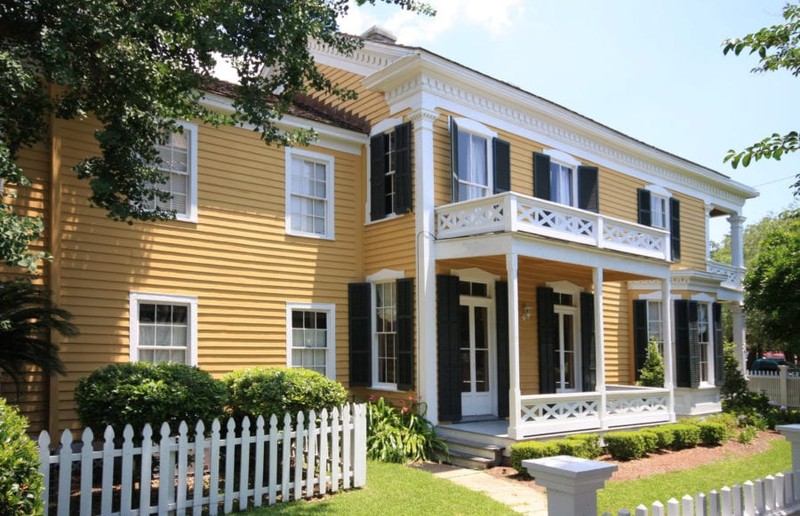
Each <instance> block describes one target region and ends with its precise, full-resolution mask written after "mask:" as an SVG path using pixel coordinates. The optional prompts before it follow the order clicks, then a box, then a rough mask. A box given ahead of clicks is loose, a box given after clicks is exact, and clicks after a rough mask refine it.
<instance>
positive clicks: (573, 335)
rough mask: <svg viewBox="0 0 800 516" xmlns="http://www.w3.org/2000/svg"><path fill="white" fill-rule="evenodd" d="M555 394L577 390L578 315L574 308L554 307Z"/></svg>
mask: <svg viewBox="0 0 800 516" xmlns="http://www.w3.org/2000/svg"><path fill="white" fill-rule="evenodd" d="M553 317H554V319H555V328H556V374H555V377H556V392H574V391H576V390H577V388H578V385H577V384H578V346H577V345H576V343H577V335H578V313H577V310H576V309H575V307H572V306H563V305H556V306H555V313H554V314H553Z"/></svg>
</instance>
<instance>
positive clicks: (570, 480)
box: [522, 425, 800, 516]
mask: <svg viewBox="0 0 800 516" xmlns="http://www.w3.org/2000/svg"><path fill="white" fill-rule="evenodd" d="M777 430H778V431H780V432H781V433H782V434H783V435H784V437H786V439H787V440H789V441H790V442H791V443H792V469H793V471H787V472H785V473H778V474H776V475H774V476H773V475H769V476H767V477H766V478H765V479H764V480H761V479H758V480H756V481H755V482H751V481H747V482H744V483H743V484H737V485H734V486H733V487H732V488H730V487H723V488H722V489H720V490H719V491H717V490H712V491H711V492H709V493H708V494H703V493H699V494H697V495H696V496H694V497H692V496H690V495H686V496H684V497H683V498H681V499H680V500H677V499H675V498H672V499H670V500H669V501H667V504H666V505H664V504H663V503H661V502H655V503H653V504H652V505H651V506H650V507H649V508H648V507H646V506H644V505H640V506H639V507H637V508H636V509H635V510H634V511H633V512H632V511H630V510H628V509H623V510H620V511H619V512H617V516H631V515H635V516H648V515H652V516H679V515H681V514H682V515H683V516H744V515H747V516H754V515H759V516H773V515H779V514H781V515H782V514H796V513H800V425H785V426H779V427H778V428H777ZM522 464H523V466H525V468H526V469H527V470H528V473H529V474H530V475H531V476H532V477H534V478H536V483H537V484H538V485H540V486H543V487H545V488H547V514H548V515H551V516H561V515H564V514H572V515H587V516H588V515H591V516H594V515H595V514H597V491H598V490H599V489H601V488H602V487H603V485H605V481H606V480H608V479H609V478H611V475H612V474H613V473H614V471H616V470H617V465H616V464H609V463H607V462H599V461H594V460H586V459H579V458H576V457H568V456H559V457H548V458H545V459H535V460H525V461H523V462H522ZM603 516H611V514H609V513H607V512H606V513H603Z"/></svg>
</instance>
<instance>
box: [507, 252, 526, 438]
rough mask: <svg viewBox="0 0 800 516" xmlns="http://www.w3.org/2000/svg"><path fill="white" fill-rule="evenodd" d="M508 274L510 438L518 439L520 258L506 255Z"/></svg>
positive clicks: (519, 418)
mask: <svg viewBox="0 0 800 516" xmlns="http://www.w3.org/2000/svg"><path fill="white" fill-rule="evenodd" d="M506 272H507V274H508V385H509V387H508V436H509V437H510V438H512V439H516V438H517V437H518V434H519V427H520V425H521V424H522V420H521V417H520V396H521V391H520V388H519V257H518V256H517V255H516V254H514V253H511V254H507V255H506Z"/></svg>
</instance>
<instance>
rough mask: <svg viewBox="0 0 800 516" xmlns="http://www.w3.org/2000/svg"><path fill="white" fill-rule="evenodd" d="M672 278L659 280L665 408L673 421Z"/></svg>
mask: <svg viewBox="0 0 800 516" xmlns="http://www.w3.org/2000/svg"><path fill="white" fill-rule="evenodd" d="M671 290H672V280H671V279H670V277H669V276H667V277H666V278H664V279H663V280H662V281H661V299H662V300H663V301H662V303H661V310H662V313H661V319H662V321H663V326H662V328H661V335H662V337H663V339H664V388H665V389H667V390H669V395H668V396H669V398H668V400H667V409H668V411H669V420H670V421H675V349H674V348H673V343H672V299H671V298H670V291H671Z"/></svg>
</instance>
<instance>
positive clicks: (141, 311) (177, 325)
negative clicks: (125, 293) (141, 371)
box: [130, 292, 197, 365]
mask: <svg viewBox="0 0 800 516" xmlns="http://www.w3.org/2000/svg"><path fill="white" fill-rule="evenodd" d="M130 347H131V350H130V357H131V361H132V362H150V363H154V364H155V363H159V362H178V363H182V364H190V365H196V363H197V298H196V297H191V296H173V295H162V294H145V293H139V292H133V293H131V295H130Z"/></svg>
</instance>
